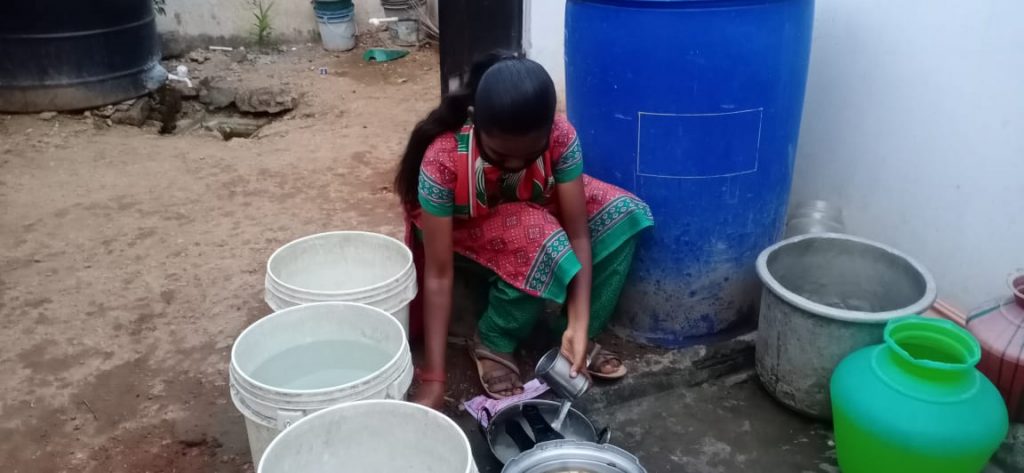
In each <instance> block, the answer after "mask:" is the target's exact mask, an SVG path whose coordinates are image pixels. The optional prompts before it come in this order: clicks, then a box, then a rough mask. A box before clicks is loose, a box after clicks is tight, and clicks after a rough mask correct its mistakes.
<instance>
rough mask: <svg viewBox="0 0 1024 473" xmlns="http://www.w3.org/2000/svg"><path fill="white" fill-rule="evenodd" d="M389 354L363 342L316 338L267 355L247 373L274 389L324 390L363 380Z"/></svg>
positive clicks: (386, 360)
mask: <svg viewBox="0 0 1024 473" xmlns="http://www.w3.org/2000/svg"><path fill="white" fill-rule="evenodd" d="M392 356H393V354H392V353H388V352H387V351H385V350H383V349H381V348H380V347H378V346H376V345H373V344H371V343H368V342H364V341H356V340H318V341H314V342H310V343H305V344H302V345H297V346H293V347H289V348H287V349H285V350H283V351H281V352H280V353H277V354H275V355H274V356H271V357H270V358H268V359H267V360H266V361H264V362H263V363H261V364H260V365H259V366H257V367H256V368H255V369H253V370H252V372H250V373H249V375H250V376H251V377H252V379H253V380H255V381H258V382H260V383H263V384H265V385H267V386H273V387H275V388H282V389H291V390H313V389H326V388H331V387H335V386H342V385H345V384H349V383H352V382H355V381H358V380H360V379H363V378H365V377H367V376H369V375H371V374H373V373H374V372H376V371H377V370H379V369H381V367H383V366H384V365H386V364H387V363H388V362H389V361H391V357H392Z"/></svg>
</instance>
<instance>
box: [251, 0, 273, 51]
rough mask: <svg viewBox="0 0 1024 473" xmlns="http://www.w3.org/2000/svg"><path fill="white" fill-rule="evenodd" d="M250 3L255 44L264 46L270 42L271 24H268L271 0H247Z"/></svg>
mask: <svg viewBox="0 0 1024 473" xmlns="http://www.w3.org/2000/svg"><path fill="white" fill-rule="evenodd" d="M249 4H250V5H252V9H253V10H252V16H253V17H254V18H255V19H256V21H255V22H253V24H252V27H253V36H255V37H256V45H257V46H259V47H261V48H262V47H265V46H267V45H269V44H270V33H271V30H273V26H271V24H270V9H271V8H273V7H274V2H273V0H270V1H267V2H264V1H263V0H249Z"/></svg>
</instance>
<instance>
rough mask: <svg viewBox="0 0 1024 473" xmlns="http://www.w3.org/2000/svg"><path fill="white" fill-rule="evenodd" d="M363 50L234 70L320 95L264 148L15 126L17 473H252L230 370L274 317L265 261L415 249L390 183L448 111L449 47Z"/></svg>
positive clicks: (2, 360) (10, 300)
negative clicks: (327, 238)
mask: <svg viewBox="0 0 1024 473" xmlns="http://www.w3.org/2000/svg"><path fill="white" fill-rule="evenodd" d="M357 51H359V49H357ZM359 54H360V52H353V53H350V54H341V55H331V54H328V53H324V52H322V51H320V50H319V49H318V48H316V47H312V46H298V47H297V48H296V49H295V50H291V49H289V50H288V51H286V52H283V53H279V54H276V55H274V56H270V57H262V58H261V59H260V60H259V61H258V62H255V63H254V62H245V63H242V64H236V65H231V66H230V68H229V72H230V73H229V74H228V75H229V76H230V77H231V78H234V79H236V80H240V81H242V82H246V83H250V82H251V83H257V84H287V85H289V86H290V87H292V88H293V89H295V90H296V91H298V92H300V93H302V94H303V96H302V99H301V104H300V105H299V107H298V108H297V109H296V110H294V111H292V112H291V113H289V114H288V115H287V116H286V117H284V118H282V119H280V120H278V121H276V122H274V123H272V124H270V125H269V126H267V127H265V128H264V129H262V130H261V131H260V133H259V135H258V137H257V138H254V139H235V140H231V141H223V140H222V139H221V138H220V137H219V136H217V135H216V134H215V133H213V132H207V131H196V132H192V133H188V134H184V135H174V136H159V135H158V134H157V133H156V131H155V130H154V129H146V128H141V129H140V128H133V127H127V126H117V125H115V126H113V127H106V126H96V125H95V124H94V123H93V121H92V120H93V119H89V118H87V117H84V116H83V115H82V114H61V115H59V116H58V117H57V118H55V119H51V120H43V119H42V118H41V117H39V116H35V115H28V116H0V208H2V209H3V213H2V215H0V239H2V241H3V246H2V248H0V379H2V384H0V390H2V395H0V438H2V439H4V440H3V442H0V464H3V465H4V466H5V468H4V469H5V470H6V471H9V472H61V471H74V472H133V473H136V472H138V473H143V472H153V473H156V472H242V471H252V465H251V464H250V463H249V454H248V445H247V443H246V438H245V431H244V426H243V424H242V419H241V417H240V415H239V414H238V413H237V411H236V410H235V408H234V406H232V404H231V402H230V399H229V397H228V387H227V363H228V361H229V351H230V347H231V344H232V342H233V337H235V335H236V334H238V333H239V332H240V331H241V330H242V329H243V328H245V327H246V325H248V324H249V323H251V322H252V321H254V320H256V319H258V318H260V317H262V316H264V315H266V314H267V313H268V312H269V309H268V308H267V307H266V305H265V304H264V302H263V299H262V297H263V277H264V264H265V261H266V259H267V257H269V255H270V254H271V252H272V251H273V250H274V249H276V248H277V247H279V246H281V245H282V244H284V243H286V242H288V241H290V240H293V239H295V238H298V237H301V236H304V235H308V234H312V233H317V232H322V231H328V230H343V229H360V230H369V231H376V232H382V233H385V234H390V235H394V236H398V235H400V234H401V232H402V229H403V227H402V222H401V219H400V216H399V212H398V208H397V204H396V198H395V196H394V195H393V194H392V193H391V192H390V190H389V184H390V180H391V177H392V170H393V167H394V165H395V164H396V160H397V157H398V155H399V153H400V152H401V149H402V148H403V146H404V144H405V139H406V137H407V133H408V131H409V130H410V129H411V127H412V125H413V124H414V123H415V121H416V120H417V119H418V118H420V117H421V116H423V115H424V114H425V113H426V112H427V111H428V110H429V109H430V108H431V107H432V106H433V105H434V104H435V103H436V101H437V97H438V93H439V86H438V67H437V57H436V55H435V54H434V53H433V52H432V51H429V50H426V51H420V52H416V53H414V54H413V55H411V56H409V57H406V58H404V59H401V60H399V61H396V62H393V63H387V64H366V63H363V62H362V61H361V60H360V57H359ZM169 65H170V66H171V67H173V66H174V65H175V62H173V61H172V62H171V63H170V64H169ZM216 67H219V66H217V64H216V61H213V62H211V63H208V64H204V65H203V66H199V67H194V68H193V69H194V71H195V72H194V73H193V77H197V74H198V75H202V74H205V73H207V72H209V70H212V69H214V68H216ZM320 67H327V68H328V71H329V72H328V74H327V75H326V76H322V75H320V74H319V68H320ZM101 125H102V124H101Z"/></svg>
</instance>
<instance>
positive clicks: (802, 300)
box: [756, 233, 938, 324]
mask: <svg viewBox="0 0 1024 473" xmlns="http://www.w3.org/2000/svg"><path fill="white" fill-rule="evenodd" d="M815 239H818V240H820V239H830V240H844V241H850V242H855V243H860V244H863V245H867V246H871V247H873V248H875V249H878V250H881V251H884V252H886V253H889V254H891V255H893V256H896V257H898V258H902V259H903V260H905V261H906V262H907V263H909V264H910V266H911V267H913V268H914V270H915V271H917V272H918V273H919V274H920V275H921V277H922V278H923V279H924V283H925V289H924V294H923V295H922V296H921V298H919V299H918V300H917V301H916V302H914V303H913V304H910V305H908V306H906V307H901V308H899V309H896V310H890V311H885V312H863V311H856V310H846V309H837V308H835V307H830V306H827V305H825V304H819V303H817V302H814V301H812V300H810V299H808V298H806V297H803V296H801V295H799V294H797V293H795V292H793V291H790V290H789V289H787V288H786V287H785V286H783V285H782V283H780V282H779V281H778V280H777V279H775V276H773V275H772V273H771V271H769V270H768V258H769V257H770V256H771V255H772V253H774V252H775V251H777V250H779V249H780V248H783V247H785V246H789V245H793V244H796V243H799V242H802V241H805V240H815ZM756 269H757V276H758V277H759V278H760V279H761V282H762V283H764V285H765V288H767V289H768V290H769V291H771V292H772V293H773V294H775V295H776V296H778V297H779V298H780V299H782V300H784V301H786V302H787V303H789V304H792V305H794V306H796V307H797V308H799V309H801V310H804V311H807V312H810V313H812V314H814V315H818V316H821V317H825V318H829V319H834V320H840V321H844V322H857V323H877V324H883V323H886V322H888V321H889V320H890V319H893V318H896V317H901V316H906V315H911V314H918V315H919V314H921V313H922V312H924V311H925V310H927V309H928V307H931V305H932V304H933V303H934V302H935V299H936V297H938V292H937V289H936V286H935V279H934V278H933V277H932V275H931V273H930V272H928V270H927V269H925V267H924V266H923V265H921V264H920V263H918V261H917V260H915V259H914V258H912V257H910V256H908V255H907V254H905V253H903V252H901V251H899V250H897V249H895V248H893V247H891V246H888V245H885V244H883V243H879V242H876V241H872V240H868V239H866V238H861V237H856V236H853V235H847V234H844V233H812V234H807V235H799V236H795V237H792V238H787V239H785V240H782V241H780V242H778V243H776V244H774V245H772V246H769V247H768V248H766V249H765V250H764V251H762V252H761V254H760V255H758V257H757V265H756Z"/></svg>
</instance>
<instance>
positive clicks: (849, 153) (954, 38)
mask: <svg viewBox="0 0 1024 473" xmlns="http://www.w3.org/2000/svg"><path fill="white" fill-rule="evenodd" d="M1022 17H1024V2H1021V1H1020V0H984V1H977V2H964V1H958V0H896V1H894V0H857V1H856V2H848V1H819V2H818V5H817V13H816V21H815V33H814V45H813V47H812V53H811V71H810V75H809V78H808V85H807V98H806V102H805V107H804V117H803V127H802V131H801V135H800V146H799V148H798V152H797V165H796V175H795V179H794V188H793V197H794V199H796V200H802V199H810V198H822V199H826V200H831V201H834V202H836V203H839V204H840V205H842V207H843V208H844V209H845V211H846V221H847V228H848V229H849V230H850V231H851V232H852V233H857V234H860V235H863V236H866V237H868V238H873V239H876V240H879V241H883V242H886V243H889V244H891V245H894V246H896V247H898V248H901V249H903V250H904V251H906V252H908V253H910V254H912V255H914V256H915V257H917V258H918V259H920V260H921V261H922V262H923V263H924V264H925V265H926V266H927V267H928V268H929V269H931V271H932V272H933V273H934V275H935V276H936V279H937V280H938V284H939V294H940V297H942V298H945V299H949V300H950V301H951V302H953V303H954V304H955V305H958V306H959V307H961V308H964V309H970V308H972V307H975V306H977V305H978V304H980V303H982V302H984V301H986V300H987V299H989V298H992V297H996V296H999V295H1001V294H1005V293H1006V286H1005V279H1006V275H1007V274H1008V273H1009V272H1010V270H1012V269H1014V268H1016V267H1021V266H1024V52H1022V49H1021V48H1022V47H1024V28H1022V27H1021V24H1020V18H1022Z"/></svg>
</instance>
